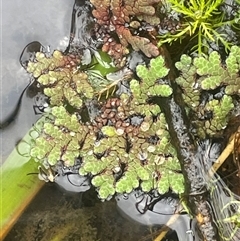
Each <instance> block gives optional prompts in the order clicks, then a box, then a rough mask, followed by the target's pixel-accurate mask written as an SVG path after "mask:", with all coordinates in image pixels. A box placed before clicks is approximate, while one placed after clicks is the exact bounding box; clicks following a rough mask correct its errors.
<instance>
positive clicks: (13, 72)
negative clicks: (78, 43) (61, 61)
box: [0, 0, 74, 160]
mask: <svg viewBox="0 0 240 241" xmlns="http://www.w3.org/2000/svg"><path fill="white" fill-rule="evenodd" d="M73 4H74V1H73V0H69V1H64V0H59V1H57V2H56V1H52V0H34V1H31V0H25V1H23V0H16V1H12V0H10V1H8V0H2V1H1V8H2V9H1V101H0V110H1V113H0V122H2V121H3V120H4V119H5V117H6V116H8V115H9V114H10V113H11V112H12V110H13V109H14V107H15V106H16V103H17V100H18V97H19V96H20V95H21V92H22V91H23V89H24V88H25V86H26V85H27V84H28V83H29V75H28V74H27V73H26V71H25V70H24V69H23V68H22V67H21V65H20V63H19V57H20V54H21V52H22V50H23V48H24V47H25V46H26V45H27V44H28V43H30V42H32V41H39V42H41V44H42V45H44V46H50V49H52V50H53V49H61V50H64V49H65V48H66V46H67V45H68V38H69V32H70V25H71V14H72V6H73ZM22 104H23V108H21V111H20V113H19V115H18V116H17V118H16V120H15V121H14V123H12V124H11V126H9V128H7V129H4V130H3V131H1V139H2V140H3V141H2V146H1V148H2V149H1V157H2V160H4V159H6V157H7V156H8V154H9V153H10V152H11V151H12V150H13V148H14V146H15V143H16V141H17V140H18V139H20V138H22V137H23V136H24V135H25V134H26V133H27V131H28V130H29V129H30V127H31V126H32V124H33V123H35V121H36V119H37V118H39V116H36V115H35V114H34V111H33V107H32V106H33V101H32V99H31V98H29V97H27V96H26V95H24V96H23V103H22Z"/></svg>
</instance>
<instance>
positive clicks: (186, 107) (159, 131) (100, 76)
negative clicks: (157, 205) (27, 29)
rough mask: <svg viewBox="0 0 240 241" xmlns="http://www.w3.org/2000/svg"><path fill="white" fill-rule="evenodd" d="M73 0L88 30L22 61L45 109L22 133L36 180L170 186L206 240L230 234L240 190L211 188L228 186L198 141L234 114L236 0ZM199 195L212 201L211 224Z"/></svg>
mask: <svg viewBox="0 0 240 241" xmlns="http://www.w3.org/2000/svg"><path fill="white" fill-rule="evenodd" d="M75 7H76V8H75V10H74V12H73V13H74V14H76V16H75V18H73V21H75V22H73V23H72V24H73V26H74V24H75V27H76V26H77V24H79V22H77V20H79V21H80V22H81V21H82V22H81V24H82V25H81V26H85V27H86V26H87V27H89V26H91V28H92V29H91V31H90V30H89V28H87V27H86V28H84V27H81V30H79V29H78V28H77V31H79V32H78V34H76V33H75V32H74V31H73V32H72V35H71V40H70V43H69V46H68V48H67V50H66V51H65V52H61V51H59V50H55V51H53V53H52V54H51V53H46V52H43V51H42V52H36V53H35V57H34V58H33V59H30V60H29V61H28V62H27V64H26V70H27V72H28V73H30V74H31V75H32V76H33V78H34V80H35V82H37V86H38V87H39V89H40V90H41V91H42V92H43V94H44V96H45V97H46V99H47V103H45V104H44V105H43V106H48V108H47V111H46V112H45V113H44V114H43V117H42V118H44V121H40V122H38V125H39V123H40V126H38V127H37V128H36V129H35V130H31V132H30V133H29V136H30V137H32V138H31V141H28V144H29V153H28V154H29V157H31V158H33V159H34V160H35V161H37V162H39V166H40V167H39V172H40V173H39V177H40V178H41V179H44V180H45V181H52V182H56V183H58V184H59V185H60V186H62V187H64V188H65V189H67V190H71V191H78V192H83V191H86V190H87V189H89V188H90V186H94V187H95V188H96V190H97V192H98V195H99V198H100V199H102V200H109V199H111V198H112V197H113V196H114V195H116V194H131V193H133V192H134V191H136V190H139V189H141V191H142V192H143V193H145V194H147V193H151V192H156V193H157V194H159V195H163V194H166V193H169V192H171V193H175V194H178V195H179V196H180V197H181V198H182V199H181V200H184V199H188V201H187V206H190V211H191V213H192V214H193V215H194V216H196V218H197V222H198V225H199V227H200V231H201V233H202V235H203V237H204V240H206V241H210V240H211V241H213V240H220V239H221V240H237V238H238V237H239V235H240V234H239V214H238V213H239V206H240V204H239V201H238V200H239V198H238V197H237V196H233V199H234V200H229V199H228V197H227V196H226V193H225V194H221V195H222V196H223V195H225V196H224V197H225V199H226V200H228V201H229V204H226V200H225V201H222V200H220V198H218V197H217V194H216V193H218V194H219V193H220V192H221V190H223V189H224V190H225V191H226V190H227V191H226V192H228V193H229V195H231V192H230V191H229V189H228V188H227V187H226V185H225V184H223V183H222V182H221V181H219V177H218V176H217V175H216V176H214V175H210V174H209V173H208V172H209V170H211V165H212V163H211V161H215V159H216V158H217V157H218V155H219V154H220V153H219V152H220V151H219V149H218V151H216V148H214V145H213V146H211V144H210V142H209V143H208V142H204V143H208V144H209V149H208V148H207V147H206V145H205V144H201V141H203V140H205V139H212V140H217V139H219V138H221V137H222V136H223V135H224V133H225V130H226V127H227V126H228V124H229V122H230V120H231V119H232V118H234V117H236V116H237V115H238V113H239V96H240V74H239V72H240V47H239V46H238V45H239V42H238V40H237V38H238V35H237V30H236V29H238V27H239V19H240V10H239V8H240V7H239V3H238V2H236V3H233V5H232V6H230V5H229V4H227V3H225V2H224V1H220V0H215V1H206V0H197V1H194V0H190V1H175V0H169V1H159V0H153V1H141V0H136V1H97V0H96V1H95V0H90V1H86V3H85V4H83V5H82V6H78V5H76V6H75ZM228 7H229V8H230V9H231V16H228V15H227V14H224V13H226V11H227V10H226V9H227V8H228ZM224 11H225V12H224ZM223 12H224V13H223ZM80 16H85V17H82V18H81V17H80ZM89 16H90V17H89ZM78 27H79V26H78ZM233 29H235V30H236V32H234V31H233ZM75 30H76V29H75ZM81 31H82V32H81ZM229 32H231V33H232V35H231V34H229ZM234 34H235V35H234ZM226 36H228V37H227V38H226ZM175 42H178V45H179V46H180V50H179V49H176V46H175V45H174V43H175ZM166 43H169V44H168V45H167V47H166V46H165V44H166ZM166 49H168V50H166ZM182 49H183V50H182ZM175 51H177V52H176V54H175ZM169 52H170V54H169ZM172 52H174V55H173V54H172ZM106 53H107V61H105V60H103V57H104V56H105V57H106ZM175 55H176V56H177V57H175ZM171 62H174V63H173V64H172V63H171ZM173 106H174V108H173ZM185 123H187V124H185ZM33 129H34V128H33ZM235 131H236V130H234V131H233V132H235ZM197 145H199V146H200V149H197V148H196V146H197ZM210 146H211V148H210ZM210 150H211V151H210ZM233 151H234V153H235V154H234V155H235V156H236V155H237V156H238V155H239V149H238V147H236V148H235V149H234V150H233ZM196 153H197V154H196ZM199 153H200V154H199ZM204 153H205V154H204ZM212 153H215V154H214V155H213V154H212ZM207 154H208V155H209V156H207ZM211 155H213V157H212V156H211ZM214 158H215V159H214ZM202 159H203V160H202ZM235 162H236V165H238V167H239V163H238V164H237V162H239V159H238V157H237V158H235ZM203 166H205V167H204V168H203ZM213 172H215V170H213ZM72 174H74V175H72ZM196 179H198V180H197V181H196ZM215 182H216V183H218V184H217V185H216V186H217V187H216V188H215V189H214V185H215V184H214V183H215ZM195 184H196V186H194V185H195ZM198 187H199V188H198ZM203 193H208V195H209V196H210V198H212V199H213V201H212V202H214V205H215V206H214V208H213V209H214V210H213V211H212V212H214V215H215V216H216V220H215V221H214V218H213V216H214V215H212V213H211V212H210V213H209V210H210V207H209V205H208V200H207V199H205V197H206V196H207V195H205V194H204V195H203ZM201 195H202V196H201ZM186 196H188V197H187V198H186ZM199 197H201V198H202V199H199V200H200V201H198V198H199ZM199 203H201V205H202V207H204V208H203V210H200V209H199V208H198V205H200V204H199ZM219 203H220V204H219ZM191 205H192V206H193V207H191ZM218 205H220V207H219V209H218ZM216 207H217V208H216ZM230 209H231V210H230ZM199 210H200V211H199ZM205 210H207V211H206V212H205ZM233 210H234V211H233ZM227 212H228V213H227ZM198 215H200V216H198ZM224 215H225V216H224ZM215 216H214V217H215ZM201 220H202V221H201ZM224 222H225V223H227V224H228V225H226V227H224V225H222V224H223V223H224ZM208 223H210V224H209V225H210V226H209V227H207V224H208ZM216 223H217V225H216ZM215 226H217V228H218V229H219V233H216V229H215ZM209 233H211V235H209Z"/></svg>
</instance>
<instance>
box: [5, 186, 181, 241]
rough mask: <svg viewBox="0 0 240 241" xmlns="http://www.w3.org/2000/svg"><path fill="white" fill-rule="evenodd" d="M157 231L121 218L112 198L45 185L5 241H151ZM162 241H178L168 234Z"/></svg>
mask: <svg viewBox="0 0 240 241" xmlns="http://www.w3.org/2000/svg"><path fill="white" fill-rule="evenodd" d="M159 230H160V225H154V226H153V227H148V226H146V225H145V226H143V225H140V224H137V223H135V222H132V221H129V220H128V219H126V218H124V217H122V216H121V215H120V213H119V212H118V210H117V208H116V202H115V201H114V199H112V200H111V201H107V202H101V201H99V199H98V198H97V196H96V192H95V191H94V190H90V191H88V192H85V193H83V194H75V195H70V194H66V193H63V192H62V191H61V190H59V189H58V188H57V187H56V185H54V184H52V185H51V184H46V185H45V187H44V188H43V190H42V191H41V192H40V193H39V194H38V195H37V196H36V198H35V200H34V201H33V202H32V203H31V204H30V206H29V207H28V208H27V210H26V211H25V213H24V214H23V215H22V216H21V217H20V219H19V220H18V222H17V224H16V225H15V226H14V227H13V229H12V230H11V231H10V233H9V234H8V236H7V237H6V238H5V241H15V240H18V241H33V240H36V241H40V240H41V241H45V240H46V241H53V240H54V241H60V240H64V241H68V240H72V241H73V240H74V241H75V240H76V241H122V240H124V241H151V240H153V239H154V238H155V237H156V236H157V235H159ZM163 240H164V241H177V240H178V239H177V236H176V233H174V232H170V234H169V235H168V236H167V237H166V238H165V239H163ZM183 241H185V240H183Z"/></svg>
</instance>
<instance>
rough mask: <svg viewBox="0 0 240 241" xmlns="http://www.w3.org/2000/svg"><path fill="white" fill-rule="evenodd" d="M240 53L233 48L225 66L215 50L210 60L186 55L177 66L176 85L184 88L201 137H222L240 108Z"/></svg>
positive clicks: (190, 114) (189, 111)
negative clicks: (232, 116)
mask: <svg viewBox="0 0 240 241" xmlns="http://www.w3.org/2000/svg"><path fill="white" fill-rule="evenodd" d="M239 54H240V48H239V47H236V46H233V47H232V48H231V52H230V54H229V56H228V57H227V58H226V60H225V62H224V63H223V61H222V59H221V57H220V55H219V54H218V53H217V52H215V51H214V52H212V53H210V55H209V56H208V57H203V56H202V57H195V58H191V57H190V56H187V55H182V56H181V59H180V61H179V62H177V63H176V67H177V69H178V70H179V71H180V76H179V77H178V78H177V79H176V82H177V83H178V84H179V86H180V87H181V88H182V91H183V98H184V101H185V103H186V106H187V108H188V113H189V116H191V119H192V122H193V125H195V127H197V128H196V129H197V131H198V136H200V137H201V138H205V137H206V135H208V136H210V137H213V136H215V135H222V132H223V130H224V129H225V128H226V126H227V123H228V121H229V117H230V112H231V111H232V110H233V109H234V107H237V105H238V103H237V102H236V97H237V96H239V94H240V93H239V90H240V78H239V68H240V57H239V56H240V55H239Z"/></svg>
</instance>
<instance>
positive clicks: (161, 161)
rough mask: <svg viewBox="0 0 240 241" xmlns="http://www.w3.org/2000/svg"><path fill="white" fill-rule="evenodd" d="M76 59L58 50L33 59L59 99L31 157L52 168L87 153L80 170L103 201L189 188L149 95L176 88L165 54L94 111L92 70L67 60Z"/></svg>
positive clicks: (51, 98)
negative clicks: (169, 77) (171, 82)
mask: <svg viewBox="0 0 240 241" xmlns="http://www.w3.org/2000/svg"><path fill="white" fill-rule="evenodd" d="M39 56H40V57H39ZM69 59H71V57H70V56H69V57H68V58H67V57H66V56H64V55H62V54H61V53H60V52H58V51H55V52H54V53H53V55H52V56H51V57H46V56H45V55H43V54H41V53H37V54H36V59H35V61H34V62H30V63H29V65H28V71H29V72H30V73H32V74H33V75H34V76H35V77H36V78H37V81H38V82H39V84H40V85H41V86H43V87H44V93H45V94H46V95H47V96H48V97H49V101H50V103H51V105H52V110H51V113H49V114H47V115H48V117H47V118H46V122H45V123H44V124H43V128H42V130H41V131H40V132H39V135H38V137H37V138H36V140H35V142H34V145H33V146H32V148H31V152H30V154H31V156H32V157H34V158H35V159H37V160H39V161H45V162H46V161H47V162H48V164H49V165H50V166H54V165H56V164H57V162H58V161H62V162H63V163H64V165H66V166H71V165H74V163H75V160H76V159H80V160H81V166H80V169H79V173H80V175H89V177H90V178H91V179H92V184H93V185H94V186H96V187H97V190H98V192H99V196H100V198H102V199H106V198H108V197H111V196H112V195H114V193H115V192H118V193H125V192H126V193H130V192H131V191H132V190H133V189H135V188H138V187H139V186H140V187H141V188H142V190H143V191H145V192H148V191H150V190H151V189H157V190H158V191H159V193H165V192H168V191H169V189H170V188H171V189H172V190H173V191H174V192H176V193H182V192H183V191H184V184H183V176H182V174H181V172H180V164H179V162H178V159H177V157H176V152H175V149H174V148H173V147H172V145H171V144H170V140H169V133H168V127H167V124H166V121H165V118H164V115H163V113H162V112H161V109H160V107H159V106H158V105H157V104H154V103H151V101H148V100H149V99H150V98H152V97H154V96H161V97H164V96H169V95H171V94H172V89H171V88H170V87H169V86H168V85H167V84H166V83H165V82H164V81H163V80H162V78H163V77H165V76H166V75H167V74H168V71H169V70H168V69H167V68H166V67H165V63H164V59H163V57H161V56H159V57H157V58H155V59H152V60H151V61H150V63H149V66H146V65H139V66H137V76H136V77H137V79H132V78H131V79H129V87H128V88H129V90H128V91H127V92H126V93H125V92H124V91H123V93H119V95H116V96H114V97H113V96H111V97H109V98H108V99H106V100H102V101H101V102H99V103H98V104H97V107H96V108H97V110H95V112H96V113H95V114H94V115H92V114H91V113H90V109H92V108H93V107H92V108H91V107H89V108H87V107H86V106H87V105H88V106H89V105H94V103H95V101H96V98H97V93H96V94H95V95H96V97H95V96H94V94H93V93H95V92H94V89H93V88H92V87H91V85H90V84H89V82H88V75H87V73H84V72H81V70H80V68H79V67H77V66H76V65H75V63H76V62H74V61H73V63H72V65H65V66H62V65H61V63H62V61H67V62H66V63H68V61H69ZM53 62H54V63H53ZM70 62H71V61H70ZM77 62H78V61H77ZM43 63H45V64H43ZM39 73H40V74H39ZM79 86H81V88H80V87H79ZM69 91H70V92H71V93H68V92H69Z"/></svg>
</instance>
